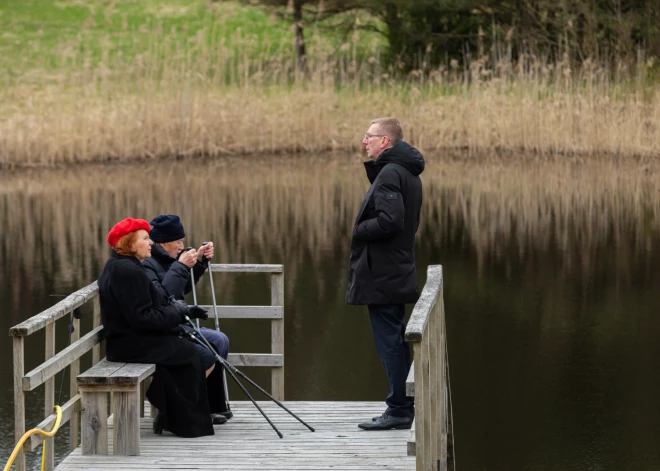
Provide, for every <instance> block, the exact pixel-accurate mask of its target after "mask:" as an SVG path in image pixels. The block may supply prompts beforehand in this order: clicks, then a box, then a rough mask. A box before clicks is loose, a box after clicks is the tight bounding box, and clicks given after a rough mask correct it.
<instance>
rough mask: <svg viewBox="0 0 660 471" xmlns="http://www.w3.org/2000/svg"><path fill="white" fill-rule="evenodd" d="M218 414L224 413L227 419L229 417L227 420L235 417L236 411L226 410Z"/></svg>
mask: <svg viewBox="0 0 660 471" xmlns="http://www.w3.org/2000/svg"><path fill="white" fill-rule="evenodd" d="M218 414H220V415H224V416H225V419H227V420H229V419H231V418H232V417H234V413H233V412H232V411H231V410H226V411H224V412H218Z"/></svg>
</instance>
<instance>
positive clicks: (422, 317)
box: [406, 265, 442, 342]
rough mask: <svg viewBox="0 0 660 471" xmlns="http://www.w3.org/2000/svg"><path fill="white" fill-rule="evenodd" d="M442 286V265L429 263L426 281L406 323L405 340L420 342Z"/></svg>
mask: <svg viewBox="0 0 660 471" xmlns="http://www.w3.org/2000/svg"><path fill="white" fill-rule="evenodd" d="M441 286H442V265H429V267H428V269H427V270H426V283H425V284H424V288H423V289H422V294H421V295H420V296H419V299H418V300H417V303H415V307H414V308H413V312H412V313H411V314H410V319H409V320H408V324H407V325H406V341H407V342H421V340H422V338H423V335H424V329H425V328H426V324H427V323H428V321H429V317H430V315H431V313H432V312H433V308H434V307H435V303H436V302H437V301H438V294H439V293H440V288H441Z"/></svg>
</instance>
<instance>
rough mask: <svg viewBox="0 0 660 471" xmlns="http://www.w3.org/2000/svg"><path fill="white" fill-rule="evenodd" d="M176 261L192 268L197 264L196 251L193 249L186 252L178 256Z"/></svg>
mask: <svg viewBox="0 0 660 471" xmlns="http://www.w3.org/2000/svg"><path fill="white" fill-rule="evenodd" d="M178 260H179V262H181V263H183V264H184V265H185V266H187V267H188V268H192V267H194V266H195V263H196V262H197V251H196V250H195V249H190V250H186V251H185V252H183V253H181V254H180V255H179V258H178Z"/></svg>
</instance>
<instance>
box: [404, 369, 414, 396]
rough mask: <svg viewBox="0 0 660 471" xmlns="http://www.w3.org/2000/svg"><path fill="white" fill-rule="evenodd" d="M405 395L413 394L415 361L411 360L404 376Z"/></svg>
mask: <svg viewBox="0 0 660 471" xmlns="http://www.w3.org/2000/svg"><path fill="white" fill-rule="evenodd" d="M406 396H413V397H414V396H415V361H414V360H413V362H412V365H410V371H408V377H407V378H406Z"/></svg>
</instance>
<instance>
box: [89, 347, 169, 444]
mask: <svg viewBox="0 0 660 471" xmlns="http://www.w3.org/2000/svg"><path fill="white" fill-rule="evenodd" d="M155 371H156V365H154V364H146V363H121V362H113V361H108V360H107V359H105V358H104V359H103V360H101V361H100V362H98V363H97V364H96V365H94V366H92V367H91V368H90V369H89V370H87V371H85V372H84V373H82V374H80V375H78V378H77V381H78V389H79V391H80V394H81V403H82V420H81V422H82V426H81V438H82V454H83V455H107V454H108V393H111V394H112V398H113V400H112V404H113V411H112V413H113V414H114V427H113V433H114V452H115V455H128V456H137V455H139V454H140V409H141V405H142V403H143V401H142V396H141V395H140V383H142V381H143V380H145V379H146V378H148V377H149V376H151V375H152V374H153V373H154V372H155Z"/></svg>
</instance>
